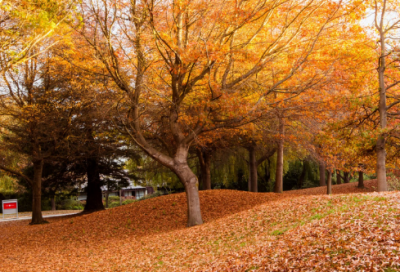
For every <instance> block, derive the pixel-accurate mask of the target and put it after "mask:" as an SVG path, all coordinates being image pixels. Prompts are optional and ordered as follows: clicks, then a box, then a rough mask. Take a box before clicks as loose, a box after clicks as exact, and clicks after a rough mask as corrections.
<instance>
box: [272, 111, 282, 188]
mask: <svg viewBox="0 0 400 272" xmlns="http://www.w3.org/2000/svg"><path fill="white" fill-rule="evenodd" d="M284 132H285V131H284V122H283V118H279V140H278V150H277V159H276V178H275V179H276V182H275V189H274V192H275V193H282V192H283V134H284Z"/></svg>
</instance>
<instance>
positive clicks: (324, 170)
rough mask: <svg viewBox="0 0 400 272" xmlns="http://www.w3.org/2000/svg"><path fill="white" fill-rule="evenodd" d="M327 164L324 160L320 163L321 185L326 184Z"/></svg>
mask: <svg viewBox="0 0 400 272" xmlns="http://www.w3.org/2000/svg"><path fill="white" fill-rule="evenodd" d="M325 175H326V166H325V163H324V162H320V163H319V186H326V179H325Z"/></svg>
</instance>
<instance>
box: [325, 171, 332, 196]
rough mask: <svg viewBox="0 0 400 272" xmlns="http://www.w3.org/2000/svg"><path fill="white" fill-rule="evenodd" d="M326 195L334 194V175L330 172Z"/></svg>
mask: <svg viewBox="0 0 400 272" xmlns="http://www.w3.org/2000/svg"><path fill="white" fill-rule="evenodd" d="M326 193H327V194H328V195H331V194H332V173H331V171H330V170H328V182H327V186H326Z"/></svg>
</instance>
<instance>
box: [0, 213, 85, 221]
mask: <svg viewBox="0 0 400 272" xmlns="http://www.w3.org/2000/svg"><path fill="white" fill-rule="evenodd" d="M81 212H82V211H79V212H77V213H65V214H53V215H44V216H43V218H50V217H62V216H68V215H75V214H78V213H81ZM29 219H32V217H31V216H22V217H19V218H17V217H15V218H5V219H3V218H2V217H0V223H1V222H10V221H20V220H29Z"/></svg>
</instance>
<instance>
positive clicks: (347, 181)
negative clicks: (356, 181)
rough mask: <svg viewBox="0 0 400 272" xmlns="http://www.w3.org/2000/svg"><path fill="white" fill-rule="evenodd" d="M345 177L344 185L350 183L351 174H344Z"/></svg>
mask: <svg viewBox="0 0 400 272" xmlns="http://www.w3.org/2000/svg"><path fill="white" fill-rule="evenodd" d="M343 176H344V183H349V182H350V173H349V172H343Z"/></svg>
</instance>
